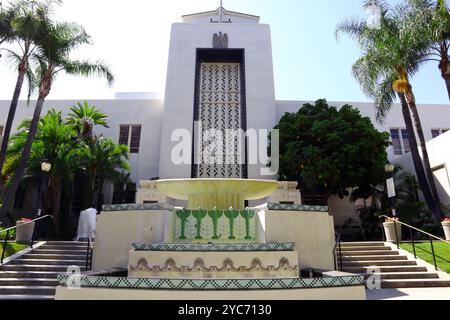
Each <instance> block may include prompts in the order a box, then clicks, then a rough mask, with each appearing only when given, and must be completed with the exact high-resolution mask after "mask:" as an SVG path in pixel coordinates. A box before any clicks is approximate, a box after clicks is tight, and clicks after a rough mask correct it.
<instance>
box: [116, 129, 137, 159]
mask: <svg viewBox="0 0 450 320" xmlns="http://www.w3.org/2000/svg"><path fill="white" fill-rule="evenodd" d="M141 131H142V126H141V125H121V126H120V134H119V144H124V145H126V146H127V147H129V149H130V153H139V148H140V145H141Z"/></svg>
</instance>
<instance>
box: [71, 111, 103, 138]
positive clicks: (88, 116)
mask: <svg viewBox="0 0 450 320" xmlns="http://www.w3.org/2000/svg"><path fill="white" fill-rule="evenodd" d="M70 111H72V113H70V114H69V118H68V119H67V121H68V123H69V124H71V125H73V126H74V127H75V128H76V129H77V131H78V133H79V137H80V138H81V140H83V141H85V142H92V139H93V137H94V127H95V126H102V127H105V128H109V127H108V124H107V123H106V118H107V116H106V114H104V113H102V112H101V111H100V110H98V109H97V108H96V107H95V106H90V105H89V103H87V102H84V104H81V103H79V102H78V103H77V105H76V106H73V107H72V108H70Z"/></svg>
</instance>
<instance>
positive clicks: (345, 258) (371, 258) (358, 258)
mask: <svg viewBox="0 0 450 320" xmlns="http://www.w3.org/2000/svg"><path fill="white" fill-rule="evenodd" d="M340 258H341V257H340V256H339V255H338V260H340ZM381 260H384V261H386V260H408V257H407V256H400V255H384V256H383V255H376V256H353V255H350V256H342V262H345V261H381Z"/></svg>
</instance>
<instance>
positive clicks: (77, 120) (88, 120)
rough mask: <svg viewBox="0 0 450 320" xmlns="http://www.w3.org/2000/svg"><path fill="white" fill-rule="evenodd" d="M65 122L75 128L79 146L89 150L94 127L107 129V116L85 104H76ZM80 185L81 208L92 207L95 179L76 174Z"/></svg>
mask: <svg viewBox="0 0 450 320" xmlns="http://www.w3.org/2000/svg"><path fill="white" fill-rule="evenodd" d="M70 110H71V111H72V113H70V114H69V118H67V122H68V123H69V124H71V125H72V126H74V127H75V129H76V130H77V132H78V139H79V142H80V144H83V145H86V146H87V147H89V148H91V149H92V148H93V147H94V143H95V141H94V127H95V126H97V125H99V126H103V127H105V128H108V124H107V123H106V118H107V116H106V115H105V114H104V113H102V112H101V111H100V110H98V109H97V108H96V107H95V106H90V105H89V104H88V103H87V102H85V103H84V104H81V103H77V105H76V106H73V107H72V108H71V109H70ZM78 175H79V179H80V182H81V185H82V186H83V187H82V189H81V200H80V202H81V208H82V209H83V210H84V209H87V208H89V207H91V206H92V202H93V201H92V192H93V190H92V188H91V187H90V186H91V184H92V181H94V179H95V177H92V176H91V175H89V174H88V172H87V171H86V170H85V171H80V172H79V173H78Z"/></svg>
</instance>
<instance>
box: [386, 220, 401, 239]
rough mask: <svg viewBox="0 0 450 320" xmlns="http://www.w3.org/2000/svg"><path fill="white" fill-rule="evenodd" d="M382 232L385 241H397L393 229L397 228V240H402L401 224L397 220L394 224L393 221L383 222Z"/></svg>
mask: <svg viewBox="0 0 450 320" xmlns="http://www.w3.org/2000/svg"><path fill="white" fill-rule="evenodd" d="M383 227H384V233H385V234H386V241H387V242H397V237H396V235H395V229H396V228H397V236H398V241H402V225H401V224H400V223H398V222H396V223H395V224H394V222H393V221H389V222H385V223H383Z"/></svg>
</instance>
